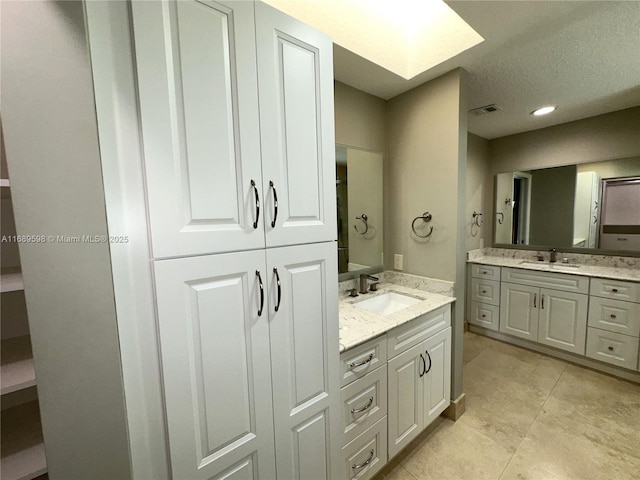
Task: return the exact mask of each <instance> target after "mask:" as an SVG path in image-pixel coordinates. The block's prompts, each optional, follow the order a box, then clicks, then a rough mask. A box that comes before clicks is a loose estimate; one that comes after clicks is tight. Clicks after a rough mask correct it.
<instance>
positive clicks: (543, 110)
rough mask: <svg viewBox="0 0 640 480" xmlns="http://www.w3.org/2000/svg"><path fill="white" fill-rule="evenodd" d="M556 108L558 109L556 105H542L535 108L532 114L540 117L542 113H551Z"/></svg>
mask: <svg viewBox="0 0 640 480" xmlns="http://www.w3.org/2000/svg"><path fill="white" fill-rule="evenodd" d="M555 109H556V107H554V106H548V107H542V108H538V109H537V110H534V111H533V112H531V115H535V116H536V117H539V116H540V115H546V114H547V113H551V112H553V111H554V110H555Z"/></svg>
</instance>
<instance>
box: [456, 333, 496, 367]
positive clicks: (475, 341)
mask: <svg viewBox="0 0 640 480" xmlns="http://www.w3.org/2000/svg"><path fill="white" fill-rule="evenodd" d="M494 343H495V340H492V339H490V338H487V337H485V336H483V335H477V334H475V333H472V332H466V333H465V334H464V340H463V345H464V348H463V352H462V363H463V365H466V364H467V363H469V362H470V361H471V360H473V359H474V358H476V357H477V356H478V355H480V354H481V353H482V352H484V351H485V350H486V349H488V348H491V346H492V345H493V344H494Z"/></svg>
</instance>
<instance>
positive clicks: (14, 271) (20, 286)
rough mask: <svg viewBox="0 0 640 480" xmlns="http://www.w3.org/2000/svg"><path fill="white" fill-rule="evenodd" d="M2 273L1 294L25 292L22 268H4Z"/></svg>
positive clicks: (0, 277) (0, 280) (0, 281)
mask: <svg viewBox="0 0 640 480" xmlns="http://www.w3.org/2000/svg"><path fill="white" fill-rule="evenodd" d="M0 273H1V275H0V292H2V293H4V292H17V291H18V290H24V283H23V282H22V272H21V271H20V268H18V267H12V268H3V269H2V272H0Z"/></svg>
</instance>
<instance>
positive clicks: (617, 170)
mask: <svg viewBox="0 0 640 480" xmlns="http://www.w3.org/2000/svg"><path fill="white" fill-rule="evenodd" d="M582 172H596V174H597V175H598V177H599V178H601V179H603V178H617V177H640V156H636V157H630V158H618V159H616V160H607V161H604V162H595V163H588V164H583V165H578V173H582Z"/></svg>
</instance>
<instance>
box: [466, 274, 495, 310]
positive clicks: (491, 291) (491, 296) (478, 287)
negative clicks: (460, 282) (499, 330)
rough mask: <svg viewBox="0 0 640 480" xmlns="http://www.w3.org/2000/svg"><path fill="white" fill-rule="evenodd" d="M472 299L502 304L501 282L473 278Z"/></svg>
mask: <svg viewBox="0 0 640 480" xmlns="http://www.w3.org/2000/svg"><path fill="white" fill-rule="evenodd" d="M471 301H473V302H482V303H488V304H489V305H496V306H498V305H500V282H496V281H493V280H481V279H479V278H472V279H471Z"/></svg>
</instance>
